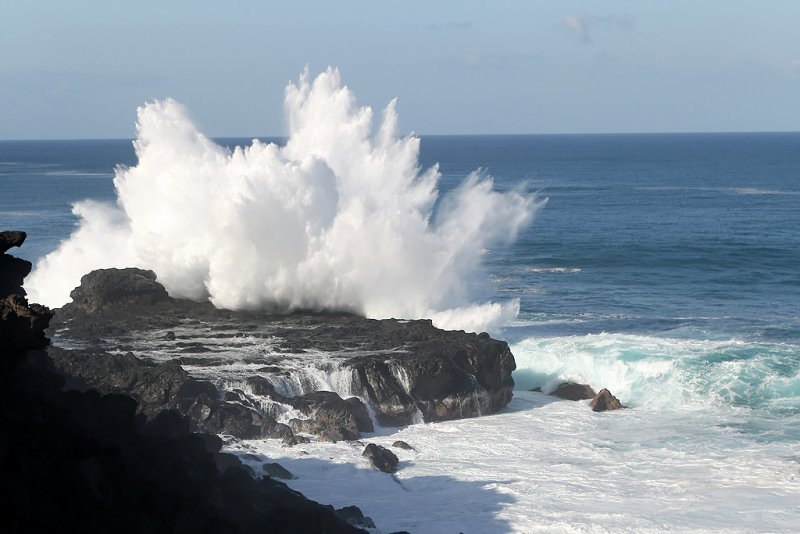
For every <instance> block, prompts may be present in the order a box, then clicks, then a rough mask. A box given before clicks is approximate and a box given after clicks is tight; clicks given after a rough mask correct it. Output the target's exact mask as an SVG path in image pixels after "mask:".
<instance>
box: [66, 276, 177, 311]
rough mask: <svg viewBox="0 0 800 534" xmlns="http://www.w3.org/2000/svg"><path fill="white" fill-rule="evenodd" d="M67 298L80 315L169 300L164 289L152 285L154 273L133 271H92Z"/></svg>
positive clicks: (154, 283) (157, 285) (160, 286)
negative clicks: (70, 299)
mask: <svg viewBox="0 0 800 534" xmlns="http://www.w3.org/2000/svg"><path fill="white" fill-rule="evenodd" d="M69 296H70V297H72V304H73V307H74V308H76V309H77V310H80V311H83V312H84V313H96V312H98V311H101V310H103V309H105V308H109V307H111V306H114V307H116V308H119V307H127V306H151V305H153V304H157V303H158V302H165V301H168V300H169V299H170V298H169V295H167V291H166V290H165V289H164V286H162V285H161V284H159V283H158V282H156V273H154V272H153V271H145V270H142V269H133V268H128V269H99V270H97V271H92V272H91V273H89V274H86V275H84V276H83V277H82V278H81V285H80V286H78V287H76V288H75V289H73V290H72V292H71V293H70V294H69Z"/></svg>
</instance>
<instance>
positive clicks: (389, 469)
mask: <svg viewBox="0 0 800 534" xmlns="http://www.w3.org/2000/svg"><path fill="white" fill-rule="evenodd" d="M361 456H364V457H365V458H368V459H369V461H370V462H372V465H374V466H375V467H376V468H378V470H379V471H383V472H384V473H396V472H397V464H398V463H399V462H400V460H398V459H397V456H395V454H394V453H393V452H392V451H390V450H389V449H387V448H386V447H381V446H380V445H376V444H374V443H370V444H368V445H367V447H366V448H365V449H364V452H363V453H361Z"/></svg>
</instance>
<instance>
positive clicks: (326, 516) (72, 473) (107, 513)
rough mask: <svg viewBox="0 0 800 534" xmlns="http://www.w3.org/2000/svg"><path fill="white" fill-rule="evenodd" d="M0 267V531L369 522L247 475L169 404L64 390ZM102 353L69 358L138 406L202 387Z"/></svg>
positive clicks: (239, 528) (40, 312) (317, 527)
mask: <svg viewBox="0 0 800 534" xmlns="http://www.w3.org/2000/svg"><path fill="white" fill-rule="evenodd" d="M8 234H12V235H11V236H9V235H8ZM14 234H21V232H17V233H11V232H0V259H3V258H4V257H7V255H6V254H5V251H6V250H7V249H8V247H6V244H8V243H11V242H16V243H17V244H21V240H20V238H19V236H18V235H14ZM22 235H23V237H22V239H24V234H22ZM9 265H12V266H13V265H14V262H11V261H0V282H2V283H3V284H6V286H3V287H7V286H12V287H10V288H9V290H8V291H7V292H6V293H0V403H2V405H3V406H4V407H5V408H6V409H3V410H0V429H2V432H0V473H2V476H0V492H2V495H3V501H4V512H3V514H1V515H0V532H57V531H67V532H73V531H74V532H241V533H249V532H253V533H255V532H329V533H339V532H341V533H350V532H353V533H354V532H363V530H360V529H359V528H356V527H353V526H352V525H351V524H349V523H348V521H350V522H351V523H356V524H368V523H369V518H364V517H363V515H361V514H360V512H357V511H355V510H348V514H340V515H337V513H336V512H335V511H334V510H333V508H332V507H327V506H322V505H320V504H318V503H315V502H313V501H309V500H308V499H306V498H304V497H303V496H302V495H300V494H299V493H297V492H295V491H293V490H291V489H289V488H288V487H287V486H285V485H284V484H282V483H280V482H277V481H275V480H272V479H270V478H263V479H261V480H255V479H254V478H252V477H251V476H250V475H249V474H248V473H247V471H246V469H245V468H244V467H243V466H242V464H241V462H240V461H239V460H238V459H236V458H235V457H232V456H231V455H226V454H221V453H219V451H220V447H221V446H222V440H221V439H220V438H218V437H217V436H213V435H207V434H205V435H203V434H193V433H191V432H189V427H190V423H189V420H187V419H185V418H183V417H182V416H180V415H178V414H177V413H176V412H174V411H170V410H161V411H159V412H158V414H157V415H155V416H154V417H150V418H147V417H145V416H144V415H142V414H137V403H136V401H135V400H134V399H132V398H131V397H128V396H125V395H114V394H112V395H101V394H100V393H98V392H97V391H95V390H87V391H85V392H78V391H64V390H63V389H62V388H63V386H64V385H65V380H70V381H73V382H77V381H80V379H76V378H74V377H70V376H66V377H64V376H62V375H60V374H57V373H56V372H54V370H53V368H52V362H50V361H49V360H48V358H47V356H46V354H45V353H44V352H43V351H42V350H40V349H42V348H43V347H44V346H45V345H46V344H47V342H48V340H47V338H45V335H44V330H45V328H47V325H48V321H49V319H50V316H51V315H52V313H51V312H50V311H49V310H48V309H47V308H45V307H44V306H39V305H37V304H28V302H27V301H26V299H25V298H24V297H23V296H22V294H21V287H13V283H9V281H13V280H16V278H15V277H16V274H14V271H12V272H11V274H9V271H8V270H6V269H5V268H6V267H7V266H9ZM105 356H106V358H92V359H93V360H95V361H96V362H97V363H98V365H97V366H92V365H88V364H85V362H82V361H81V358H80V357H79V358H77V359H75V360H69V361H74V368H76V369H83V370H85V371H86V373H87V374H86V378H87V379H91V380H92V381H96V382H98V383H102V384H103V385H104V387H107V388H108V389H120V390H121V389H129V390H132V391H136V392H137V395H138V396H139V397H140V398H142V399H143V400H145V401H146V402H148V403H149V404H148V405H147V407H146V408H145V409H144V411H151V410H152V409H153V408H152V407H153V406H155V405H158V406H161V405H163V404H165V403H166V404H169V403H171V402H175V400H176V399H180V398H182V392H183V391H184V390H185V389H186V388H187V387H188V386H187V384H188V385H189V386H191V387H194V388H199V389H200V390H202V387H201V386H197V384H194V385H193V383H192V381H191V379H189V378H187V376H186V372H185V371H183V369H181V368H180V366H179V365H177V364H174V363H173V364H170V363H166V364H163V365H160V366H156V365H153V364H149V365H145V364H143V363H142V362H141V361H139V360H137V359H136V358H135V357H133V356H132V355H109V354H105ZM81 357H85V359H89V357H88V356H87V355H86V354H83V355H82V356H81ZM209 391H211V390H209ZM213 392H214V393H216V389H213ZM193 393H196V391H194V392H193ZM358 521H360V523H358Z"/></svg>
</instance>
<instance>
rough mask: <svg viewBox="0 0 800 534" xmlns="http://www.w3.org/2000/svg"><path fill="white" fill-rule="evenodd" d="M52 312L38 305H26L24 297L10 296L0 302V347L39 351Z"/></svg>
mask: <svg viewBox="0 0 800 534" xmlns="http://www.w3.org/2000/svg"><path fill="white" fill-rule="evenodd" d="M52 316H53V312H52V311H50V310H49V309H48V308H47V307H45V306H42V305H40V304H30V305H29V304H28V301H27V300H26V299H25V297H23V296H21V295H19V294H13V293H12V294H10V295H8V296H6V297H5V298H3V299H2V300H0V346H3V347H8V350H30V349H41V348H43V347H45V346H46V345H47V343H48V342H49V340H48V339H47V338H46V337H45V335H44V331H45V329H47V326H48V324H49V323H50V319H51V318H52Z"/></svg>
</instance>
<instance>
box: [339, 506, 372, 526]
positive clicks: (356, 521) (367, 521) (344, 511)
mask: <svg viewBox="0 0 800 534" xmlns="http://www.w3.org/2000/svg"><path fill="white" fill-rule="evenodd" d="M336 515H338V516H339V517H341V518H342V519H344V520H345V521H347V522H348V523H350V524H351V525H353V526H354V527H358V528H375V521H373V520H372V518H370V517H367V516H365V515H364V512H362V511H361V508H359V507H358V506H345V507H344V508H339V509H338V510H336Z"/></svg>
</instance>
